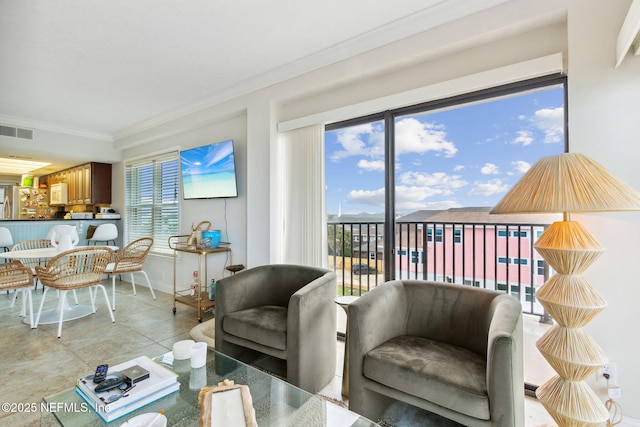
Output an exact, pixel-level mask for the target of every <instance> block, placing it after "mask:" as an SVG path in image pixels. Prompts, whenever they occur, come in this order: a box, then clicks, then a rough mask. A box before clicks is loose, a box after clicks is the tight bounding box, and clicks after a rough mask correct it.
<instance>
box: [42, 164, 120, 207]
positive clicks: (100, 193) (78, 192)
mask: <svg viewBox="0 0 640 427" xmlns="http://www.w3.org/2000/svg"><path fill="white" fill-rule="evenodd" d="M46 181H47V182H48V184H49V185H52V184H57V183H60V182H64V183H67V184H68V202H67V204H69V205H96V204H111V165H110V164H108V163H98V162H91V163H85V164H82V165H78V166H74V167H72V168H69V169H65V170H63V171H59V172H55V173H52V174H49V175H47V178H46Z"/></svg>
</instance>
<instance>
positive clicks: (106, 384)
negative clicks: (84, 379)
mask: <svg viewBox="0 0 640 427" xmlns="http://www.w3.org/2000/svg"><path fill="white" fill-rule="evenodd" d="M110 375H115V376H113V377H110V378H105V379H104V380H102V381H100V382H99V383H98V385H97V386H96V388H95V389H94V390H95V391H96V393H97V392H100V391H105V390H109V389H110V388H113V387H117V386H119V385H120V384H122V383H123V382H124V376H122V374H121V373H120V372H118V373H114V372H112V373H111V374H110Z"/></svg>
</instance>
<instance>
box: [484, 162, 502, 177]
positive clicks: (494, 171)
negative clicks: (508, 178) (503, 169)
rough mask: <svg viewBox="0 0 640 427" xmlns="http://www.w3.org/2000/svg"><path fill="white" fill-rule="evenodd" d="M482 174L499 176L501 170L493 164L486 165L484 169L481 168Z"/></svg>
mask: <svg viewBox="0 0 640 427" xmlns="http://www.w3.org/2000/svg"><path fill="white" fill-rule="evenodd" d="M480 173H481V174H482V175H499V174H500V170H499V168H498V166H497V165H495V164H493V163H485V164H484V166H483V167H482V168H480Z"/></svg>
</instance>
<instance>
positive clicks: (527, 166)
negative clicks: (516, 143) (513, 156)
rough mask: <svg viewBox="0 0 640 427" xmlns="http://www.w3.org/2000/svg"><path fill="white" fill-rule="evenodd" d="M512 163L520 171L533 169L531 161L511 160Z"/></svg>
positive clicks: (524, 171)
mask: <svg viewBox="0 0 640 427" xmlns="http://www.w3.org/2000/svg"><path fill="white" fill-rule="evenodd" d="M511 165H512V166H513V168H514V169H515V170H516V171H518V172H520V173H526V172H527V171H528V170H529V169H531V163H529V162H525V161H524V160H516V161H514V162H511Z"/></svg>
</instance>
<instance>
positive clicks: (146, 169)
mask: <svg viewBox="0 0 640 427" xmlns="http://www.w3.org/2000/svg"><path fill="white" fill-rule="evenodd" d="M125 189H126V190H125V191H126V195H125V201H126V206H127V207H126V211H127V217H126V218H127V222H126V236H127V241H128V242H132V241H134V240H136V239H139V238H141V237H152V238H153V239H154V242H153V246H152V248H151V252H152V253H161V254H171V253H173V251H172V250H171V249H169V243H168V242H169V237H170V236H175V235H177V234H178V231H179V228H180V227H179V226H180V218H179V198H180V188H179V177H178V152H171V153H166V154H162V155H159V156H154V157H150V158H146V159H143V160H138V161H135V162H131V163H129V164H127V166H126V176H125Z"/></svg>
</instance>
